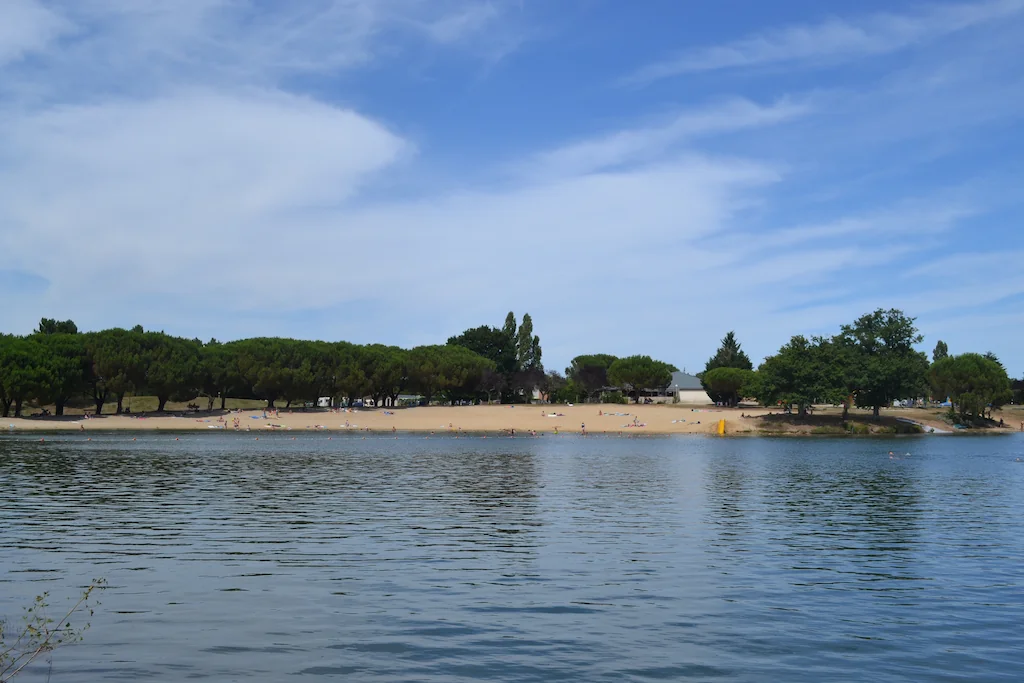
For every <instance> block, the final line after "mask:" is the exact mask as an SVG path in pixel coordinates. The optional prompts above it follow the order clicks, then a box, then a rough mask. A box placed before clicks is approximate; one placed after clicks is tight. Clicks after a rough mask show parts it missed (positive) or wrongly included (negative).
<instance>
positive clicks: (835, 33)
mask: <svg viewBox="0 0 1024 683" xmlns="http://www.w3.org/2000/svg"><path fill="white" fill-rule="evenodd" d="M1022 11H1024V0H988V1H987V2H978V3H967V4H936V5H931V6H930V7H927V8H926V9H924V10H922V11H919V12H917V13H914V14H889V13H886V14H874V15H870V16H866V17H862V18H859V19H855V20H844V19H829V20H827V21H823V22H821V23H818V24H800V25H794V26H789V27H786V28H781V29H776V30H774V31H768V32H764V33H760V34H756V35H753V36H750V37H747V38H744V39H741V40H737V41H735V42H731V43H726V44H723V45H717V46H714V47H708V48H701V49H696V50H691V51H687V52H684V53H682V54H681V55H679V56H677V57H675V58H672V59H669V60H666V61H662V62H656V63H654V64H649V65H647V66H645V67H643V68H641V69H639V70H638V71H636V72H635V73H634V74H633V75H632V76H630V77H629V78H628V79H626V81H627V82H630V83H649V82H651V81H656V80H660V79H663V78H668V77H671V76H678V75H681V74H687V73H695V72H701V71H715V70H719V69H730V68H740V67H751V66H760V65H766V64H781V63H792V62H798V61H809V60H814V61H815V62H816V63H818V64H821V63H836V62H839V61H846V60H849V59H855V58H857V57H862V56H870V55H880V54H886V53H891V52H895V51H897V50H902V49H905V48H908V47H910V46H913V45H915V44H919V43H924V42H927V41H931V40H935V39H937V38H941V37H943V36H947V35H949V34H951V33H955V32H957V31H962V30H965V29H968V28H971V27H974V26H978V25H980V24H984V23H989V22H993V21H997V20H999V19H1005V18H1007V17H1010V16H1013V15H1016V14H1019V13H1020V12H1022Z"/></svg>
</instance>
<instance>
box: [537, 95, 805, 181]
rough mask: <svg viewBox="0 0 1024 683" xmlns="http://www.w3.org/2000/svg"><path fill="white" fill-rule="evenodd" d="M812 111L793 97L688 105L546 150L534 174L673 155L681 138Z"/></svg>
mask: <svg viewBox="0 0 1024 683" xmlns="http://www.w3.org/2000/svg"><path fill="white" fill-rule="evenodd" d="M810 111H811V106H810V105H809V104H807V103H798V102H794V101H791V100H789V99H783V100H780V101H778V102H776V103H774V104H771V105H767V106H762V105H759V104H757V103H755V102H751V101H749V100H745V99H732V100H728V101H724V102H720V103H717V104H714V105H709V106H706V107H703V108H696V109H687V110H685V111H683V112H680V113H679V114H677V115H676V116H674V117H673V118H671V119H670V120H669V121H667V122H661V123H658V124H654V125H649V126H644V127H639V128H630V129H626V130H621V131H616V132H614V133H611V134H608V135H603V136H599V137H596V138H592V139H589V140H582V141H578V142H574V143H569V144H567V145H564V146H562V147H559V148H558V149H554V150H550V151H547V152H543V153H541V154H538V155H537V156H535V157H534V158H533V159H532V160H531V161H529V162H528V163H527V165H526V166H525V169H526V170H527V171H528V172H529V173H530V174H531V175H540V176H542V177H546V176H552V175H554V176H557V175H567V174H577V173H590V172H593V171H600V170H604V169H610V168H616V167H619V166H622V165H626V164H632V163H644V162H651V161H654V160H657V159H658V158H659V157H664V156H667V155H671V154H672V153H673V152H674V151H675V150H677V149H678V146H679V145H680V144H684V143H687V142H691V143H692V142H693V140H695V139H697V138H701V137H707V136H712V135H716V134H722V133H728V132H734V131H737V130H743V129H748V128H759V127H764V126H772V125H776V124H779V123H782V122H785V121H791V120H793V119H796V118H798V117H800V116H804V115H806V114H807V113H808V112H810Z"/></svg>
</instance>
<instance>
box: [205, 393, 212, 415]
mask: <svg viewBox="0 0 1024 683" xmlns="http://www.w3.org/2000/svg"><path fill="white" fill-rule="evenodd" d="M206 412H208V413H212V412H213V396H212V395H211V396H207V397H206Z"/></svg>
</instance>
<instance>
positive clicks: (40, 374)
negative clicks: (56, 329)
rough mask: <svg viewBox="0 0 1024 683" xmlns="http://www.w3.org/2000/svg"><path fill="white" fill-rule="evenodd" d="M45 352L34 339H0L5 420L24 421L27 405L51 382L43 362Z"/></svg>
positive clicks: (1, 336) (0, 367) (0, 337)
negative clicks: (14, 418) (24, 406)
mask: <svg viewBox="0 0 1024 683" xmlns="http://www.w3.org/2000/svg"><path fill="white" fill-rule="evenodd" d="M41 356H42V349H41V348H40V347H39V345H38V343H37V342H36V341H35V340H34V339H32V338H25V337H15V336H12V335H0V397H2V399H3V405H2V408H3V417H8V416H10V414H11V406H12V405H13V407H14V417H21V409H22V406H23V405H24V403H25V401H27V400H29V399H30V398H32V397H33V396H36V395H38V393H39V391H40V388H41V387H42V386H44V384H45V383H46V381H47V380H48V379H49V378H48V377H47V374H46V370H45V368H44V367H43V365H42V363H41V362H40V361H41Z"/></svg>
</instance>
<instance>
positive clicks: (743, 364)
mask: <svg viewBox="0 0 1024 683" xmlns="http://www.w3.org/2000/svg"><path fill="white" fill-rule="evenodd" d="M715 368H739V369H740V370H753V369H754V364H753V363H751V362H750V357H749V356H747V354H746V352H744V351H743V349H742V347H741V346H740V343H739V342H738V341H736V333H735V332H732V331H730V332H727V333H726V335H725V336H724V337H722V343H721V345H719V347H718V351H716V352H715V355H713V356H712V357H711V358H709V359H708V362H707V363H705V364H704V372H709V371H711V370H714V369H715Z"/></svg>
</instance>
